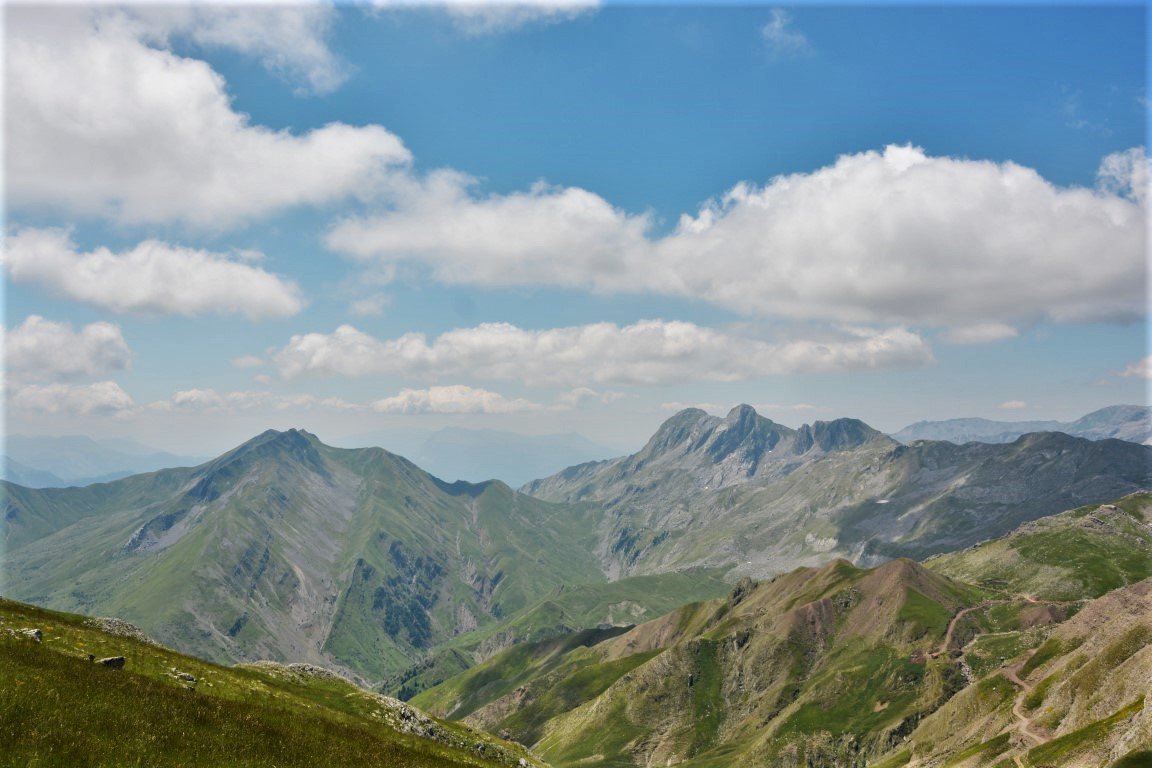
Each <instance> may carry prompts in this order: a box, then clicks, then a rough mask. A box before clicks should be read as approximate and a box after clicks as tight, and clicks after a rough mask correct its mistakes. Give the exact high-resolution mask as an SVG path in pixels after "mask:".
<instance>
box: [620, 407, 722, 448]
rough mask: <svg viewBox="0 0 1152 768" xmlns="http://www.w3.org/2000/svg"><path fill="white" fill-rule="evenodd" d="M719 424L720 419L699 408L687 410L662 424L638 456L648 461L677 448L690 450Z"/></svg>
mask: <svg viewBox="0 0 1152 768" xmlns="http://www.w3.org/2000/svg"><path fill="white" fill-rule="evenodd" d="M719 422H720V419H718V418H716V417H715V416H709V415H708V414H707V413H705V412H704V411H702V410H700V409H699V408H685V409H684V410H682V411H679V412H678V413H677V414H676V415H675V416H672V417H671V418H670V419H668V420H667V421H665V422H664V423H663V424H661V425H660V429H658V430H656V434H654V435H652V438H651V439H650V440H649V441H648V444H647V445H645V446H644V448H642V449H641V450H640V453H639V454H637V455H638V456H640V457H643V458H644V459H648V458H651V457H654V456H658V455H660V454H663V453H669V452H670V451H674V450H676V449H677V448H689V449H690V446H692V445H693V444H694V443H695V442H696V441H697V440H698V439H699V438H700V436H701V435H703V434H707V433H710V432H711V430H712V429H714V428H715V426H716V424H718V423H719Z"/></svg>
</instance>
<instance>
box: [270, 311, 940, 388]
mask: <svg viewBox="0 0 1152 768" xmlns="http://www.w3.org/2000/svg"><path fill="white" fill-rule="evenodd" d="M931 360H932V351H931V349H930V348H929V346H928V344H927V343H926V342H925V341H924V339H922V338H921V337H920V336H918V335H916V334H915V333H912V332H910V331H908V330H906V329H903V328H889V329H885V330H875V329H864V328H841V329H837V330H835V331H833V332H828V334H827V335H826V336H824V337H814V338H811V339H793V340H785V341H764V340H760V339H755V338H750V337H744V336H738V335H734V334H731V333H728V332H725V331H719V330H715V329H711V328H703V327H701V326H698V325H694V324H692V323H686V322H665V321H661V320H645V321H641V322H638V323H635V324H633V325H628V326H623V327H621V326H617V325H614V324H612V323H595V324H591V325H582V326H574V327H568V328H554V329H549V330H542V331H533V330H524V329H521V328H518V327H516V326H514V325H510V324H507V323H485V324H482V325H479V326H476V327H473V328H461V329H457V330H452V331H448V332H446V333H443V334H441V335H440V336H438V337H436V338H435V339H434V340H432V341H431V342H429V341H428V340H427V338H426V337H425V336H424V335H423V334H419V333H409V334H405V335H404V336H401V337H399V338H396V339H389V340H384V341H381V340H379V339H376V338H374V337H372V336H370V335H368V334H366V333H363V332H362V331H359V330H357V329H356V328H353V327H352V326H350V325H342V326H340V327H339V328H337V329H336V330H335V331H334V332H333V333H331V334H322V333H309V334H303V335H299V336H293V337H292V338H291V339H290V340H289V342H288V344H287V345H286V346H285V347H284V348H283V349H281V350H280V351H279V352H277V353H276V354H275V355H274V356H273V362H274V363H275V364H276V366H277V367H278V368H279V371H280V373H281V375H282V376H284V377H285V378H289V379H293V378H298V377H301V376H306V375H320V376H332V375H335V376H371V375H387V374H399V375H404V376H410V377H422V378H428V379H437V378H441V377H457V376H474V377H477V378H481V379H497V380H519V381H524V382H527V383H528V384H564V383H581V384H582V383H588V382H595V383H603V382H626V383H634V384H657V383H669V382H679V381H685V380H697V381H699V380H709V381H737V380H744V379H752V378H757V377H762V376H770V375H774V374H786V373H803V372H818V371H839V370H859V369H868V368H883V367H891V366H901V365H922V364H925V363H927V362H929V361H931Z"/></svg>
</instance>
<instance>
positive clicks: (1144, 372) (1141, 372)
mask: <svg viewBox="0 0 1152 768" xmlns="http://www.w3.org/2000/svg"><path fill="white" fill-rule="evenodd" d="M1120 375H1121V376H1123V377H1125V378H1133V377H1135V378H1138V379H1152V355H1149V356H1148V357H1143V358H1141V359H1139V360H1137V361H1135V362H1133V363H1129V364H1128V367H1127V368H1125V369H1124V370H1123V371H1121V372H1120Z"/></svg>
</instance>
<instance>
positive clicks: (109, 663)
mask: <svg viewBox="0 0 1152 768" xmlns="http://www.w3.org/2000/svg"><path fill="white" fill-rule="evenodd" d="M124 662H125V658H124V657H123V656H109V657H108V658H106V659H97V660H96V663H97V664H99V665H101V666H104V667H108V668H109V669H124Z"/></svg>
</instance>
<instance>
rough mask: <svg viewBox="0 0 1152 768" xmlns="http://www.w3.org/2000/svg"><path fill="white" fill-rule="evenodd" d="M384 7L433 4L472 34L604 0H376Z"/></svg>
mask: <svg viewBox="0 0 1152 768" xmlns="http://www.w3.org/2000/svg"><path fill="white" fill-rule="evenodd" d="M373 5H375V6H376V7H377V8H381V9H398V8H409V9H410V8H431V9H436V10H440V11H443V12H444V13H447V14H448V16H449V18H451V19H452V22H453V24H454V25H455V27H456V29H457V30H459V31H460V32H462V33H463V34H465V35H468V36H470V37H479V36H482V35H492V34H501V33H505V32H511V31H514V30H517V29H520V28H522V27H527V26H537V25H544V24H558V23H560V22H564V21H571V20H572V19H575V18H577V17H579V16H583V15H584V14H586V13H592V12H594V11H596V10H597V9H598V8H599V7H600V0H511V1H509V0H374V2H373Z"/></svg>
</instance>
